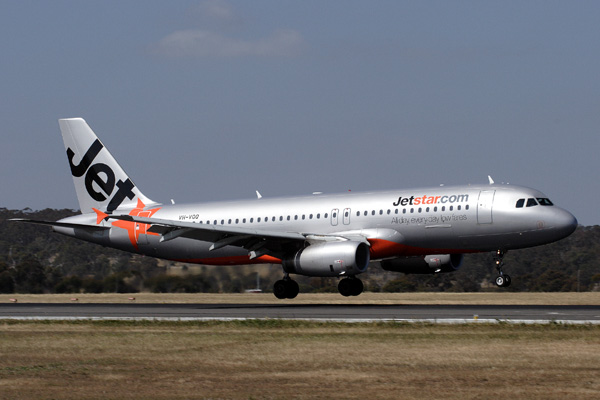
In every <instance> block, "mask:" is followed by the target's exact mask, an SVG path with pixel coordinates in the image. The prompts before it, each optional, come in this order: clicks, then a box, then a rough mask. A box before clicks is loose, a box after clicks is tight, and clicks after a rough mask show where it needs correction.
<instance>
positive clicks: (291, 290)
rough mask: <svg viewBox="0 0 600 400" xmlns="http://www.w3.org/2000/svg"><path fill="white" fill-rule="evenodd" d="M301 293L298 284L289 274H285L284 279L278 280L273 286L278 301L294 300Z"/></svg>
mask: <svg viewBox="0 0 600 400" xmlns="http://www.w3.org/2000/svg"><path fill="white" fill-rule="evenodd" d="M299 292H300V287H298V282H296V281H295V280H293V279H290V276H289V274H285V276H284V278H283V279H280V280H278V281H277V282H275V284H274V285H273V294H274V295H275V297H277V298H278V299H293V298H295V297H296V296H298V293H299Z"/></svg>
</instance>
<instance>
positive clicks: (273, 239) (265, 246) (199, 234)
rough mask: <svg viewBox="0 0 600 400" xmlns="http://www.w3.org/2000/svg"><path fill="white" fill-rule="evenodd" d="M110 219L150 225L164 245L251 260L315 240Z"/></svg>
mask: <svg viewBox="0 0 600 400" xmlns="http://www.w3.org/2000/svg"><path fill="white" fill-rule="evenodd" d="M107 218H109V219H118V220H123V221H132V222H136V223H139V224H146V225H150V228H148V229H147V232H152V233H158V234H159V235H160V241H161V242H166V241H169V240H173V239H175V238H179V237H183V238H188V239H194V240H202V241H205V242H210V243H212V246H211V247H210V250H211V251H212V250H217V249H220V248H222V247H225V246H237V247H242V248H244V249H246V250H248V253H249V256H250V259H254V258H257V257H260V256H263V255H270V256H273V257H277V258H283V257H284V255H286V254H292V253H293V252H294V251H297V250H299V249H301V248H303V247H304V246H305V242H307V240H314V235H311V234H309V233H299V232H279V231H267V230H256V229H248V228H237V227H236V228H231V227H223V226H217V225H208V224H197V223H193V222H180V221H173V220H166V219H160V218H147V217H136V216H131V215H109V216H108V217H107ZM329 240H331V239H329ZM340 240H347V239H345V238H340Z"/></svg>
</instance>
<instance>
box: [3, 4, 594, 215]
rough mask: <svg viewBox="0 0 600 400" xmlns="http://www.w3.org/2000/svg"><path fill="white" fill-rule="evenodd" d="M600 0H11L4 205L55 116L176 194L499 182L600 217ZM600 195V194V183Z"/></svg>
mask: <svg viewBox="0 0 600 400" xmlns="http://www.w3.org/2000/svg"><path fill="white" fill-rule="evenodd" d="M599 16H600V2H597V1H569V2H566V1H502V2H494V1H348V0H344V1H334V0H331V1H311V0H307V1H301V2H300V1H282V0H274V1H262V0H255V1H233V0H231V1H229V0H209V1H185V0H180V1H176V2H171V1H153V0H143V1H142V0H140V1H127V0H126V1H123V0H119V1H110V0H109V1H102V2H91V1H79V0H76V1H60V0H54V1H51V2H49V1H31V0H26V1H6V0H0V38H1V39H0V72H1V73H0V123H1V125H0V132H1V136H0V137H1V138H2V142H1V143H2V144H1V145H0V185H1V192H0V207H6V208H9V209H23V208H26V207H29V208H31V209H34V210H37V209H44V208H72V209H77V208H78V203H77V200H76V197H75V190H74V188H73V182H72V178H71V176H70V173H69V169H68V163H67V159H66V155H65V149H64V146H63V143H62V140H61V137H60V131H59V128H58V123H57V120H58V119H59V118H70V117H82V118H85V119H86V121H87V122H88V123H89V124H90V126H91V127H92V129H94V131H95V132H96V133H97V134H98V136H99V137H100V139H101V140H102V141H103V143H104V144H105V145H106V146H107V148H108V149H109V150H110V151H111V152H112V153H113V155H114V156H115V157H116V158H117V160H119V162H120V164H121V166H122V167H123V168H124V169H125V170H126V171H127V172H128V174H129V176H130V177H131V178H132V179H133V181H134V182H135V183H136V185H137V186H138V187H139V188H140V189H141V190H142V191H143V192H144V194H145V195H146V196H148V197H150V198H151V199H153V200H155V201H159V202H165V203H168V202H169V201H170V199H174V200H175V201H176V202H177V203H187V202H201V201H217V200H236V199H246V198H255V190H259V191H260V192H261V194H262V195H263V196H264V197H276V196H286V195H301V194H309V193H312V192H315V191H322V192H326V193H334V192H344V191H347V190H352V191H371V190H387V189H403V188H415V187H424V186H425V187H427V186H437V185H439V184H446V185H454V184H479V183H482V184H485V183H487V176H488V175H491V176H492V178H493V179H494V180H495V181H496V182H497V183H500V182H509V183H512V184H520V185H524V186H529V187H534V188H536V189H538V190H541V191H542V192H544V193H545V194H546V195H548V196H549V197H550V199H551V200H552V201H554V203H555V204H557V205H559V206H561V207H564V208H566V209H568V210H570V211H571V212H572V213H573V214H574V215H575V216H576V217H577V219H578V220H579V222H580V223H581V224H583V225H598V224H600V213H599V212H598V206H597V204H598V199H600V184H599V183H598V180H597V174H598V173H599V172H600V168H599V167H600V161H599V157H598V155H599V151H600V134H599V130H600V78H599V77H600V72H599V71H600V24H599V23H598V20H599ZM594 199H596V200H594Z"/></svg>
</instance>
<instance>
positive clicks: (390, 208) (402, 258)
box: [17, 118, 577, 299]
mask: <svg viewBox="0 0 600 400" xmlns="http://www.w3.org/2000/svg"><path fill="white" fill-rule="evenodd" d="M59 125H60V130H61V133H62V137H63V140H64V144H65V149H66V152H67V158H68V161H69V166H70V170H71V175H72V176H73V181H74V183H75V190H76V193H77V198H78V201H79V205H80V209H81V214H78V215H75V216H71V217H68V218H64V219H61V220H59V221H39V220H31V219H17V220H18V221H21V222H29V223H37V224H42V225H50V226H52V229H53V230H54V231H55V232H58V233H60V234H63V235H67V236H71V237H75V238H77V239H82V240H85V241H88V242H93V243H97V244H100V245H103V246H107V247H113V248H117V249H121V250H124V251H128V252H134V253H139V254H144V255H147V256H152V257H157V258H162V259H168V260H174V261H180V262H186V263H198V264H206V265H245V264H265V263H269V264H281V266H282V269H283V278H282V279H280V280H278V281H277V282H275V284H274V286H273V292H274V294H275V296H276V297H277V298H279V299H293V298H295V297H296V296H297V295H298V293H299V287H298V283H297V282H296V281H294V280H293V279H292V278H290V275H292V274H295V275H304V276H315V277H338V278H340V280H339V283H338V291H339V292H340V294H342V295H343V296H357V295H359V294H360V293H362V292H363V290H364V286H363V283H362V281H361V280H360V279H359V278H358V277H357V275H360V274H361V273H363V272H365V271H366V270H367V268H368V266H369V264H370V263H371V262H380V264H381V267H382V268H383V269H384V270H388V271H395V272H403V273H417V274H436V273H447V272H453V271H456V270H457V269H458V268H459V267H460V265H461V263H462V260H463V255H464V254H466V253H476V252H491V251H493V252H495V257H494V260H495V261H494V262H495V266H496V269H497V271H498V276H497V277H496V279H495V283H496V285H497V286H499V287H507V286H509V285H510V283H511V278H510V276H509V275H507V274H505V273H504V271H503V257H504V255H505V254H506V252H507V251H509V250H514V249H522V248H527V247H533V246H539V245H543V244H547V243H551V242H554V241H557V240H560V239H563V238H565V237H567V236H569V235H570V234H571V233H573V232H574V231H575V229H576V227H577V220H576V219H575V217H574V216H573V215H572V214H571V213H570V212H568V211H567V210H565V209H562V208H559V207H557V206H555V205H554V204H553V203H552V202H551V201H550V200H549V198H548V197H547V196H546V195H545V194H543V193H542V192H540V191H538V190H535V189H531V188H527V187H523V186H516V185H509V184H495V183H494V181H493V180H492V179H491V178H490V177H488V178H489V184H485V185H465V186H438V187H429V188H416V189H406V190H388V191H373V192H364V193H356V192H348V193H343V194H331V195H328V194H322V193H320V192H317V193H315V194H312V195H308V196H298V197H285V198H263V197H262V196H261V195H260V193H258V191H257V198H256V199H253V200H243V201H228V202H212V203H198V204H182V205H179V204H159V203H157V202H155V201H152V200H151V199H149V198H148V197H146V196H145V195H144V194H143V193H142V192H141V191H140V189H139V188H138V187H137V186H136V185H135V184H134V183H133V181H132V180H131V179H130V178H129V176H128V175H127V174H126V173H125V171H124V170H123V169H122V168H121V166H120V165H119V164H118V163H117V161H116V160H115V159H114V157H113V156H112V155H111V153H110V152H109V151H108V149H107V148H106V147H105V146H104V144H103V143H102V142H101V141H100V140H99V139H98V137H97V136H96V134H95V133H94V132H93V130H92V129H91V128H90V127H89V125H88V124H87V123H86V121H85V120H84V119H82V118H69V119H60V120H59Z"/></svg>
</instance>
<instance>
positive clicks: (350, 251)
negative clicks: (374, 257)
mask: <svg viewBox="0 0 600 400" xmlns="http://www.w3.org/2000/svg"><path fill="white" fill-rule="evenodd" d="M370 261H371V255H370V254H369V246H368V245H367V244H366V243H363V242H354V241H340V242H326V243H319V244H312V245H310V246H308V247H305V248H304V249H302V250H300V251H298V252H297V253H296V254H294V256H293V257H290V258H287V259H284V260H283V261H282V265H283V269H284V271H285V272H288V273H290V274H298V275H306V276H339V275H341V274H344V275H357V274H360V273H362V272H365V271H366V270H367V267H368V266H369V262H370Z"/></svg>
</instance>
